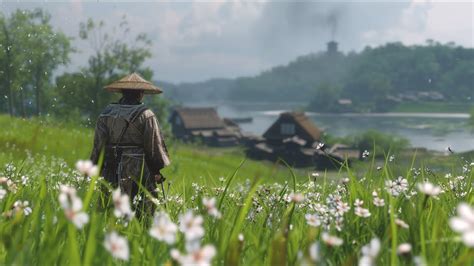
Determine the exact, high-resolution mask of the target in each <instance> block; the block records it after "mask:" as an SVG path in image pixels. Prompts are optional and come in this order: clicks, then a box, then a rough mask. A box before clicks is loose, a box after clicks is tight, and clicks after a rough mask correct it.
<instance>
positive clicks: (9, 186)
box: [0, 177, 18, 200]
mask: <svg viewBox="0 0 474 266" xmlns="http://www.w3.org/2000/svg"><path fill="white" fill-rule="evenodd" d="M17 189H18V188H17V186H16V184H15V182H13V180H11V179H10V178H7V177H0V200H1V199H3V198H5V196H6V195H7V194H8V191H10V192H11V193H13V194H15V193H16V192H17Z"/></svg>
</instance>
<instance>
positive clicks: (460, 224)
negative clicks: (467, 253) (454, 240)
mask: <svg viewBox="0 0 474 266" xmlns="http://www.w3.org/2000/svg"><path fill="white" fill-rule="evenodd" d="M457 212H458V216H456V217H452V218H451V219H450V220H449V225H450V226H451V229H453V230H454V231H455V232H458V233H460V234H461V235H462V240H463V242H464V244H465V245H466V246H468V247H474V208H473V207H471V206H469V205H468V204H467V203H460V204H459V205H458V207H457Z"/></svg>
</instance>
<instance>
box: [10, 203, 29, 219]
mask: <svg viewBox="0 0 474 266" xmlns="http://www.w3.org/2000/svg"><path fill="white" fill-rule="evenodd" d="M28 205H30V203H29V202H28V201H21V200H17V201H15V203H13V208H14V209H15V212H17V213H18V212H23V214H24V215H25V216H28V215H30V214H31V213H32V212H33V210H32V209H31V208H30V207H29V206H28Z"/></svg>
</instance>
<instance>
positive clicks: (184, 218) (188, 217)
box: [179, 211, 204, 241]
mask: <svg viewBox="0 0 474 266" xmlns="http://www.w3.org/2000/svg"><path fill="white" fill-rule="evenodd" d="M202 223H203V218H202V216H201V215H198V216H194V215H193V212H192V211H188V212H186V213H185V214H184V215H181V216H180V218H179V230H180V231H181V232H182V233H184V235H185V237H186V240H187V241H193V240H196V239H200V238H201V237H203V236H204V228H203V227H202Z"/></svg>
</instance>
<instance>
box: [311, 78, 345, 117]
mask: <svg viewBox="0 0 474 266" xmlns="http://www.w3.org/2000/svg"><path fill="white" fill-rule="evenodd" d="M340 96H341V89H340V88H339V87H337V86H332V85H330V84H321V85H320V86H318V87H317V88H316V90H315V93H314V97H313V100H312V101H311V102H310V104H309V108H310V109H311V110H313V111H318V112H337V111H339V110H338V102H337V101H338V99H339V98H340Z"/></svg>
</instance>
